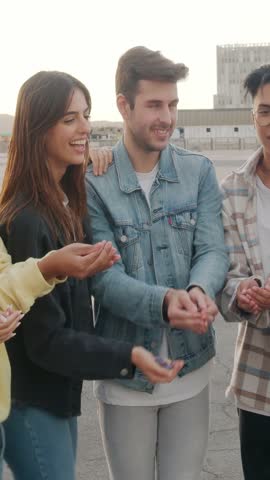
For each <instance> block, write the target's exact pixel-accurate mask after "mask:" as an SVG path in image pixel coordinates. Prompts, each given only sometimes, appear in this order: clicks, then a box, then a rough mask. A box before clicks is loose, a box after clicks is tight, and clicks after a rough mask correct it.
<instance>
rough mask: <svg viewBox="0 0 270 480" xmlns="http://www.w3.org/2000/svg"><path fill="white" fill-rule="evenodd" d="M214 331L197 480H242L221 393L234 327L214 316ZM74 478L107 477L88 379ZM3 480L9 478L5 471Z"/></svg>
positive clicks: (232, 422) (232, 416)
mask: <svg viewBox="0 0 270 480" xmlns="http://www.w3.org/2000/svg"><path fill="white" fill-rule="evenodd" d="M216 332H217V341H218V355H217V357H216V360H215V365H214V369H213V380H212V388H211V411H212V418H211V428H210V437H209V447H208V454H207V458H206V461H205V466H204V471H203V473H202V476H201V480H242V479H243V477H242V473H241V465H240V457H239V441H238V431H237V415H236V411H235V408H234V406H233V405H232V404H231V402H229V401H228V400H227V399H225V396H224V392H225V388H226V385H227V383H228V379H229V375H230V369H231V365H232V357H233V350H234V340H235V335H236V326H235V325H229V324H225V322H223V320H221V319H220V318H218V319H217V321H216ZM77 479H78V480H109V477H108V473H107V467H106V462H105V458H104V454H103V449H102V445H101V440H100V433H99V428H98V421H97V415H96V403H95V400H94V398H93V395H92V385H91V382H85V388H84V392H83V415H82V417H81V418H80V421H79V449H78V475H77ZM4 480H11V476H10V474H9V473H8V472H7V471H6V472H5V475H4ZM55 480H57V479H55ZM138 480H140V479H138ZM179 480H181V477H179Z"/></svg>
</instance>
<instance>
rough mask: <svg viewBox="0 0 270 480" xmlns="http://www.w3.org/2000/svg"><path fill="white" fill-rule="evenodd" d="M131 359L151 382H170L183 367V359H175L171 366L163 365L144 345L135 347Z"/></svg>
mask: <svg viewBox="0 0 270 480" xmlns="http://www.w3.org/2000/svg"><path fill="white" fill-rule="evenodd" d="M131 361H132V363H133V364H134V365H135V366H136V368H138V369H140V370H141V371H142V372H143V374H144V375H145V376H146V377H147V378H148V380H149V381H150V382H151V383H169V382H171V381H172V380H173V379H174V378H175V377H176V376H177V373H178V372H179V371H180V370H181V368H183V366H184V362H183V361H182V360H175V361H174V362H173V363H172V367H171V368H169V369H168V368H165V367H162V366H161V365H160V364H159V363H158V362H157V360H156V359H155V357H154V355H152V353H151V352H148V350H146V349H145V348H143V347H133V349H132V353H131Z"/></svg>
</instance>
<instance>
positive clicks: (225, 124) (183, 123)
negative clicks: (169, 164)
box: [172, 108, 258, 151]
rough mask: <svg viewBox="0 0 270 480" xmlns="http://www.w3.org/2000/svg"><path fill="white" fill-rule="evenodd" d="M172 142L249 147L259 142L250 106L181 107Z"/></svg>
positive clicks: (213, 147)
mask: <svg viewBox="0 0 270 480" xmlns="http://www.w3.org/2000/svg"><path fill="white" fill-rule="evenodd" d="M172 141H173V143H176V144H178V145H179V146H182V147H183V148H186V149H188V150H198V151H202V150H232V149H237V150H249V149H251V150H252V149H255V148H256V147H257V145H258V142H257V139H256V135H255V130H254V127H253V123H252V116H251V111H250V109H249V108H238V109H237V108H230V109H228V108H227V109H225V108H220V109H200V110H178V117H177V128H176V130H175V131H174V133H173V136H172Z"/></svg>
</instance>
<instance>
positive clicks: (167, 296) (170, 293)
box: [162, 288, 174, 323]
mask: <svg viewBox="0 0 270 480" xmlns="http://www.w3.org/2000/svg"><path fill="white" fill-rule="evenodd" d="M173 294H174V290H173V289H172V288H170V289H169V290H168V291H167V293H166V294H165V297H164V300H163V303H162V317H163V320H164V322H166V323H169V321H170V320H169V317H168V307H169V303H170V299H171V298H172V296H173Z"/></svg>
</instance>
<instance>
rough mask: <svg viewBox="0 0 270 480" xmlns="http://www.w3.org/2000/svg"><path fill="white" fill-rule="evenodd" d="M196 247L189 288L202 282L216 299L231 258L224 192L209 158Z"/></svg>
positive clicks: (200, 196)
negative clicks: (223, 218) (224, 222)
mask: <svg viewBox="0 0 270 480" xmlns="http://www.w3.org/2000/svg"><path fill="white" fill-rule="evenodd" d="M193 249H194V255H193V257H192V265H191V271H190V282H189V285H188V289H190V288H191V286H193V285H197V286H200V287H201V288H202V289H203V290H204V291H205V293H206V294H207V295H209V296H210V297H212V298H213V299H214V298H215V296H216V294H217V293H218V292H219V291H220V290H221V288H222V287H223V285H224V282H225V279H226V274H227V271H228V267H229V259H228V256H227V253H226V249H225V244H224V232H223V226H222V221H221V192H220V189H219V185H218V182H217V179H216V175H215V170H214V167H213V165H212V163H211V162H210V161H209V160H208V159H207V163H204V164H203V166H202V174H201V180H200V185H199V193H198V207H197V222H196V229H195V234H194V241H193Z"/></svg>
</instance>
